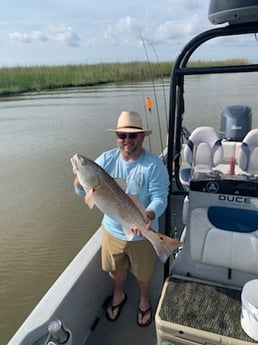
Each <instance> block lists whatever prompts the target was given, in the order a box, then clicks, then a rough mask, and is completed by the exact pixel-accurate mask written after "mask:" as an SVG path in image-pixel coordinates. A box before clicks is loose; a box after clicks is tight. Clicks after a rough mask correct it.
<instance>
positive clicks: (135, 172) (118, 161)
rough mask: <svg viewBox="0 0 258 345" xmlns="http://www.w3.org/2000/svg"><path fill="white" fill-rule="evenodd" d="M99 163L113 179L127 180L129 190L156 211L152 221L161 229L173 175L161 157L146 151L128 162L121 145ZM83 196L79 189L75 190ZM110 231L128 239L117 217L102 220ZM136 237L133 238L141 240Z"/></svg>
mask: <svg viewBox="0 0 258 345" xmlns="http://www.w3.org/2000/svg"><path fill="white" fill-rule="evenodd" d="M96 163H97V164H98V165H100V166H101V167H102V168H103V169H104V170H105V171H106V172H107V173H108V174H109V175H111V176H112V177H113V178H119V179H124V180H125V182H126V186H127V188H126V191H125V192H126V193H128V194H134V195H137V197H138V199H139V200H140V201H141V203H142V204H143V205H144V207H145V209H150V210H152V211H154V213H155V219H154V220H152V222H151V227H152V229H153V230H156V231H157V230H158V218H159V217H160V216H161V215H162V214H163V212H164V211H165V208H166V206H167V195H168V186H169V178H168V172H167V169H166V167H165V166H164V164H163V162H162V161H161V159H160V158H159V157H157V156H156V155H154V154H153V153H151V152H149V151H147V150H144V151H143V153H142V155H141V157H140V158H139V159H137V160H135V161H132V162H128V161H125V160H124V159H123V158H122V157H121V155H120V150H119V148H115V149H112V150H110V151H106V152H104V153H102V154H101V155H100V156H99V157H98V158H97V159H96ZM75 191H76V193H77V194H78V195H79V194H81V193H79V191H78V190H77V189H75ZM102 223H103V225H104V227H105V228H106V229H107V231H108V232H109V233H110V234H111V235H113V236H115V237H117V238H119V239H121V240H124V241H126V240H127V239H126V236H125V234H124V231H123V229H122V227H121V225H120V224H119V223H118V222H116V221H115V220H114V219H112V218H110V217H108V216H107V215H104V217H103V221H102ZM140 239H141V238H140V237H138V236H136V235H135V236H134V238H133V240H135V241H136V240H140Z"/></svg>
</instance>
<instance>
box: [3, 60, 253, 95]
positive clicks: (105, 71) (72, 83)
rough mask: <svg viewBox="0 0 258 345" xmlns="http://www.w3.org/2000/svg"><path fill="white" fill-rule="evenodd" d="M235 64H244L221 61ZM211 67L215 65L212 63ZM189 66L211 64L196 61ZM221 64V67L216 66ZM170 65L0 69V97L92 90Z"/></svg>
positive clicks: (167, 71)
mask: <svg viewBox="0 0 258 345" xmlns="http://www.w3.org/2000/svg"><path fill="white" fill-rule="evenodd" d="M232 61H233V62H234V63H235V64H241V63H246V60H241V59H238V60H230V61H224V62H222V64H227V63H228V62H230V63H232ZM214 63H215V62H214ZM192 64H193V65H195V66H196V65H206V64H207V65H208V64H211V62H205V61H197V62H193V63H192ZM220 64H221V63H220ZM172 67H173V62H160V63H157V62H156V63H153V62H138V61H136V62H129V63H99V64H95V65H65V66H52V67H50V66H36V67H13V68H0V96H8V95H14V94H20V93H24V92H34V91H41V90H51V89H60V88H68V87H82V86H92V85H98V84H104V83H120V82H137V81H147V80H152V79H157V78H167V77H169V76H170V75H171V69H172Z"/></svg>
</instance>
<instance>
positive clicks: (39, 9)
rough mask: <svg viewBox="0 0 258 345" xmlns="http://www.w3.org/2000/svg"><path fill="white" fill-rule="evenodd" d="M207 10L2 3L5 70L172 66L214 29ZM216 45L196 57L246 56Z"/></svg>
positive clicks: (196, 6) (131, 2) (155, 2)
mask: <svg viewBox="0 0 258 345" xmlns="http://www.w3.org/2000/svg"><path fill="white" fill-rule="evenodd" d="M208 7H209V1H208V0H148V1H143V0H1V11H0V51H1V53H0V67H12V66H35V65H47V66H49V65H66V64H95V63H103V62H104V63H106V62H131V61H146V60H147V59H149V60H150V61H153V62H155V61H173V60H175V58H176V57H177V55H178V54H179V53H180V51H181V49H182V48H183V46H184V45H185V44H186V43H187V42H188V41H189V40H190V39H191V38H192V37H194V36H195V35H196V34H199V33H200V32H202V31H204V30H208V29H211V28H214V27H215V26H214V25H212V24H211V23H210V22H209V20H208ZM212 45H213V49H212V52H211V49H210V47H209V46H208V47H207V48H206V49H205V50H204V51H203V52H202V53H201V54H200V56H197V58H200V59H202V58H207V59H212V60H215V59H227V58H232V57H236V58H238V57H242V56H241V54H243V46H242V47H241V46H240V48H238V49H236V48H234V49H233V48H232V47H227V49H226V48H225V47H223V46H222V45H221V44H220V41H219V40H218V41H217V42H216V43H213V44H212ZM216 45H217V46H216ZM202 54H203V56H202ZM256 55H257V53H256Z"/></svg>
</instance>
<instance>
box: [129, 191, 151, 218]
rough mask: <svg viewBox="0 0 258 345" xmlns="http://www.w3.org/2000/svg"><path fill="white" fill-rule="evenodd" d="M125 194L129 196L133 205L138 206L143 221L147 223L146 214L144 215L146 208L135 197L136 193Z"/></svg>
mask: <svg viewBox="0 0 258 345" xmlns="http://www.w3.org/2000/svg"><path fill="white" fill-rule="evenodd" d="M127 195H128V196H129V198H130V199H131V200H132V201H133V203H134V204H135V206H136V207H137V208H138V210H139V211H140V212H141V214H142V215H143V218H144V221H145V223H147V220H148V219H147V215H146V209H145V207H144V205H143V204H142V203H141V202H140V200H139V198H138V197H137V195H134V194H127Z"/></svg>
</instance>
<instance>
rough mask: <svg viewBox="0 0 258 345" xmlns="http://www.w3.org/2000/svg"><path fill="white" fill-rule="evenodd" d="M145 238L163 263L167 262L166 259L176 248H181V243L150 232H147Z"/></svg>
mask: <svg viewBox="0 0 258 345" xmlns="http://www.w3.org/2000/svg"><path fill="white" fill-rule="evenodd" d="M145 237H146V238H147V239H148V240H149V241H150V242H151V243H152V245H153V247H154V249H155V251H156V253H157V255H158V257H159V258H160V260H161V261H162V262H163V263H165V262H166V261H167V259H168V257H169V256H170V255H171V254H172V253H173V251H174V250H175V249H176V248H178V247H181V246H183V242H180V241H178V240H176V239H174V238H172V237H169V236H166V235H164V234H160V233H158V232H155V231H152V230H151V231H150V232H147V234H146V236H145Z"/></svg>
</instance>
